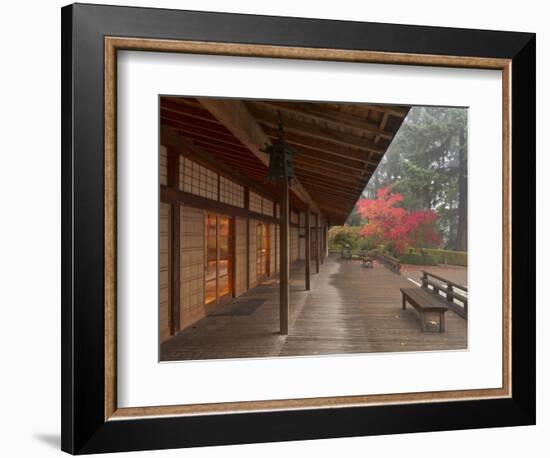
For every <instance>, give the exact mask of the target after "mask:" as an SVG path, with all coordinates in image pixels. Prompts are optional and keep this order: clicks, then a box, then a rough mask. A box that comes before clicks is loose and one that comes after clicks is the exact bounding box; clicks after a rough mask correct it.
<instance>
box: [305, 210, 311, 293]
mask: <svg viewBox="0 0 550 458" xmlns="http://www.w3.org/2000/svg"><path fill="white" fill-rule="evenodd" d="M310 225H311V223H310V218H309V205H308V206H307V208H306V218H305V226H306V228H305V233H304V235H305V247H304V248H305V254H304V258H305V259H304V262H305V271H306V282H305V287H306V288H305V289H306V291H309V290H310V289H311V227H310Z"/></svg>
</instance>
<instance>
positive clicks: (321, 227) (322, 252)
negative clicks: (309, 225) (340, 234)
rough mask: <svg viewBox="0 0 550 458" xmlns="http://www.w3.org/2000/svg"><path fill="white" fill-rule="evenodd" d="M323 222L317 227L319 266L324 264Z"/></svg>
mask: <svg viewBox="0 0 550 458" xmlns="http://www.w3.org/2000/svg"><path fill="white" fill-rule="evenodd" d="M324 246H325V220H321V225H320V226H319V256H320V258H321V264H324V263H325V250H324V249H323V247H324Z"/></svg>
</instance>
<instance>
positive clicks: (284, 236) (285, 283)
mask: <svg viewBox="0 0 550 458" xmlns="http://www.w3.org/2000/svg"><path fill="white" fill-rule="evenodd" d="M288 195H289V189H288V183H287V181H286V180H284V181H282V182H281V223H280V229H279V230H280V238H281V246H280V250H281V251H280V253H279V264H280V266H279V270H280V280H279V286H280V291H279V320H280V323H279V332H280V333H281V334H283V335H287V334H288V303H289V271H290V265H289V253H288V248H289V247H288V245H289V244H288V236H289V226H288V223H289V219H290V215H289V201H288Z"/></svg>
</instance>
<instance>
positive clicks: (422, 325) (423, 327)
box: [420, 312, 426, 332]
mask: <svg viewBox="0 0 550 458" xmlns="http://www.w3.org/2000/svg"><path fill="white" fill-rule="evenodd" d="M420 329H421V330H422V332H426V316H425V315H424V313H423V312H420Z"/></svg>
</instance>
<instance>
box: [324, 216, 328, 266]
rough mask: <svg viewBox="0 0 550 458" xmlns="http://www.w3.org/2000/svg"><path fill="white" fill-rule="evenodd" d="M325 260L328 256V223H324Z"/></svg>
mask: <svg viewBox="0 0 550 458" xmlns="http://www.w3.org/2000/svg"><path fill="white" fill-rule="evenodd" d="M324 250H325V258H326V257H327V256H328V221H325V246H324Z"/></svg>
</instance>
